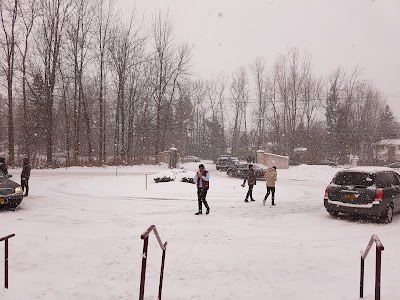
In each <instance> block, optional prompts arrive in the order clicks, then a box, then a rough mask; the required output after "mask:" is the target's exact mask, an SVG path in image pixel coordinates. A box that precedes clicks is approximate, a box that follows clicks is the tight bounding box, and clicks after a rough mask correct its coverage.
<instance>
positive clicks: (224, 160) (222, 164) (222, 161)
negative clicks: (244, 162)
mask: <svg viewBox="0 0 400 300" xmlns="http://www.w3.org/2000/svg"><path fill="white" fill-rule="evenodd" d="M238 163H239V159H238V158H237V157H230V156H229V157H227V156H222V157H220V158H218V159H217V163H216V164H215V167H216V169H217V170H222V171H226V170H228V168H229V167H231V166H234V165H236V164H238Z"/></svg>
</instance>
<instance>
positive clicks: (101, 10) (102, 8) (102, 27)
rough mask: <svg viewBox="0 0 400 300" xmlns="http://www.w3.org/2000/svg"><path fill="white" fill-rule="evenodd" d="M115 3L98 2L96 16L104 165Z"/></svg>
mask: <svg viewBox="0 0 400 300" xmlns="http://www.w3.org/2000/svg"><path fill="white" fill-rule="evenodd" d="M112 7H113V1H110V0H98V1H97V9H96V11H97V12H98V13H97V15H96V21H97V24H96V28H97V34H96V36H97V40H96V42H97V45H98V52H96V54H97V55H96V56H97V57H98V69H99V84H98V86H99V92H98V93H99V95H98V97H99V146H98V147H99V162H100V164H102V163H104V160H105V157H106V121H105V120H106V116H105V106H106V103H105V102H106V101H105V95H104V90H105V87H104V85H105V77H106V54H107V49H108V43H109V40H110V30H111V19H112V17H113V12H112Z"/></svg>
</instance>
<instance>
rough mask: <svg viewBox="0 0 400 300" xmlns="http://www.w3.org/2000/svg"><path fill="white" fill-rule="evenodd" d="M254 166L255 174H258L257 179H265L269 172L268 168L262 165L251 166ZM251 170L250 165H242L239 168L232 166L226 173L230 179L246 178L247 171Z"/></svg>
mask: <svg viewBox="0 0 400 300" xmlns="http://www.w3.org/2000/svg"><path fill="white" fill-rule="evenodd" d="M251 165H253V169H254V173H255V174H256V176H257V178H259V179H264V174H265V172H266V171H267V169H268V167H267V166H264V165H262V164H256V163H254V164H251ZM248 169H249V164H248V163H247V164H241V165H238V166H236V165H235V166H231V167H230V168H228V170H227V171H226V174H227V175H228V176H229V177H236V178H244V177H245V176H246V174H247V170H248Z"/></svg>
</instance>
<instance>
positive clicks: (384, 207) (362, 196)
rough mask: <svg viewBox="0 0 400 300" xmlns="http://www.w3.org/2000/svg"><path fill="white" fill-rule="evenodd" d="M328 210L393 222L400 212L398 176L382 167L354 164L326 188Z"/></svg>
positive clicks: (399, 176)
mask: <svg viewBox="0 0 400 300" xmlns="http://www.w3.org/2000/svg"><path fill="white" fill-rule="evenodd" d="M324 206H325V208H326V210H327V211H328V213H329V214H330V215H333V216H337V215H338V214H339V213H345V214H351V215H363V216H368V217H371V218H376V219H380V220H381V221H382V222H384V223H390V222H392V219H393V215H394V214H395V213H397V212H399V211H400V175H399V174H398V173H396V172H395V171H393V170H391V169H390V168H385V167H380V168H378V167H374V168H372V167H356V168H350V169H346V170H342V171H339V172H337V173H336V175H335V176H334V177H333V179H332V181H331V183H330V184H329V185H328V186H327V188H326V190H325V197H324Z"/></svg>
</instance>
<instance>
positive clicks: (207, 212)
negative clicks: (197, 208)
mask: <svg viewBox="0 0 400 300" xmlns="http://www.w3.org/2000/svg"><path fill="white" fill-rule="evenodd" d="M209 213H210V207H207V211H206V215H208V214H209Z"/></svg>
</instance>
